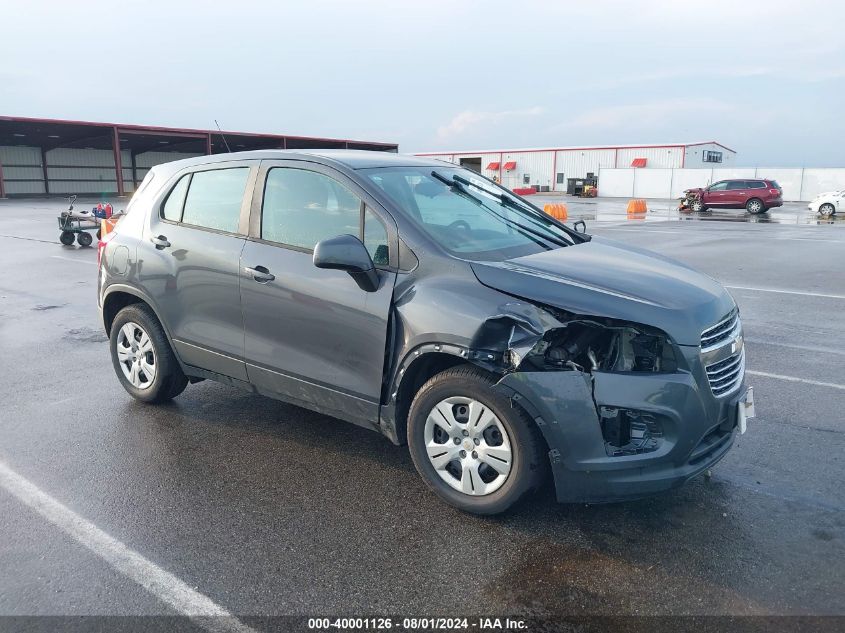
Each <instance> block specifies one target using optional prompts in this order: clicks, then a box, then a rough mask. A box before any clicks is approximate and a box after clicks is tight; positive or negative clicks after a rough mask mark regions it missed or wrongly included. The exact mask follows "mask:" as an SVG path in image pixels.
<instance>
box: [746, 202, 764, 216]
mask: <svg viewBox="0 0 845 633" xmlns="http://www.w3.org/2000/svg"><path fill="white" fill-rule="evenodd" d="M745 210H746V211H748V212H749V213H750V214H751V215H757V214H758V213H765V211H766V206H765V205H764V204H763V201H762V200H759V199H758V198H751V200H749V201H748V202H747V203H746V204H745Z"/></svg>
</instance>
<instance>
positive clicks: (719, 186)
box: [704, 180, 728, 207]
mask: <svg viewBox="0 0 845 633" xmlns="http://www.w3.org/2000/svg"><path fill="white" fill-rule="evenodd" d="M727 188H728V181H727V180H723V181H721V182H715V183H713V184H712V185H710V186H709V187H707V189H705V190H704V205H705V206H708V207H724V206H725V205H726V204H727V197H726V196H727V191H725V190H726V189H727Z"/></svg>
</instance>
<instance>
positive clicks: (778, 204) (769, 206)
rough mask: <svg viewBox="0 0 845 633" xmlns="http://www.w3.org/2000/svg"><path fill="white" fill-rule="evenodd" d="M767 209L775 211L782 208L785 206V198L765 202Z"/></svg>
mask: <svg viewBox="0 0 845 633" xmlns="http://www.w3.org/2000/svg"><path fill="white" fill-rule="evenodd" d="M764 204H765V205H766V208H767V209H773V208H774V207H782V206H783V198H775V199H774V200H766V201H765V202H764Z"/></svg>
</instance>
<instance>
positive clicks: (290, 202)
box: [261, 167, 361, 249]
mask: <svg viewBox="0 0 845 633" xmlns="http://www.w3.org/2000/svg"><path fill="white" fill-rule="evenodd" d="M360 219H361V200H360V199H359V198H358V197H357V196H356V195H355V194H353V193H352V192H351V191H349V190H348V189H347V188H346V187H344V186H343V185H341V184H340V183H339V182H337V181H336V180H335V179H334V178H330V177H328V176H324V175H323V174H319V173H317V172H313V171H307V170H305V169H296V168H291V167H276V168H274V169H271V170H270V171H269V173H268V174H267V182H266V184H265V185H264V203H263V205H262V208H261V237H262V239H265V240H270V241H272V242H278V243H280V244H288V245H290V246H298V247H300V248H307V249H313V248H314V245H315V244H316V243H317V242H319V241H320V240H324V239H326V238H329V237H335V236H336V235H343V234H347V233H348V234H349V235H355V236H360V234H361V229H360V225H359V223H360Z"/></svg>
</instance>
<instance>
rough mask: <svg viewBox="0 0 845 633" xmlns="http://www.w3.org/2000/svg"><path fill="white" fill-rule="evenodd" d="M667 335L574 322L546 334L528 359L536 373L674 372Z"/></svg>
mask: <svg viewBox="0 0 845 633" xmlns="http://www.w3.org/2000/svg"><path fill="white" fill-rule="evenodd" d="M672 349H673V348H672V345H671V343H669V341H668V340H667V339H666V337H665V335H663V334H661V333H659V332H656V331H644V329H643V328H640V327H636V326H633V325H627V324H618V325H617V324H615V323H610V322H606V323H600V322H598V321H592V320H583V321H582V320H578V321H571V322H569V323H567V324H566V326H565V327H561V328H555V329H553V330H550V331H549V332H547V333H546V335H545V336H544V337H543V340H542V341H541V342H540V343H538V344H537V345H536V346H535V347H534V349H533V350H532V353H531V354H529V356H528V357H527V358H526V359H525V360H526V361H527V362H529V363H530V367H531V368H533V369H535V370H546V371H548V370H566V369H576V370H581V371H587V372H591V371H618V372H620V371H632V372H667V371H675V370H676V369H677V364H676V363H675V356H674V353H673V351H672Z"/></svg>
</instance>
